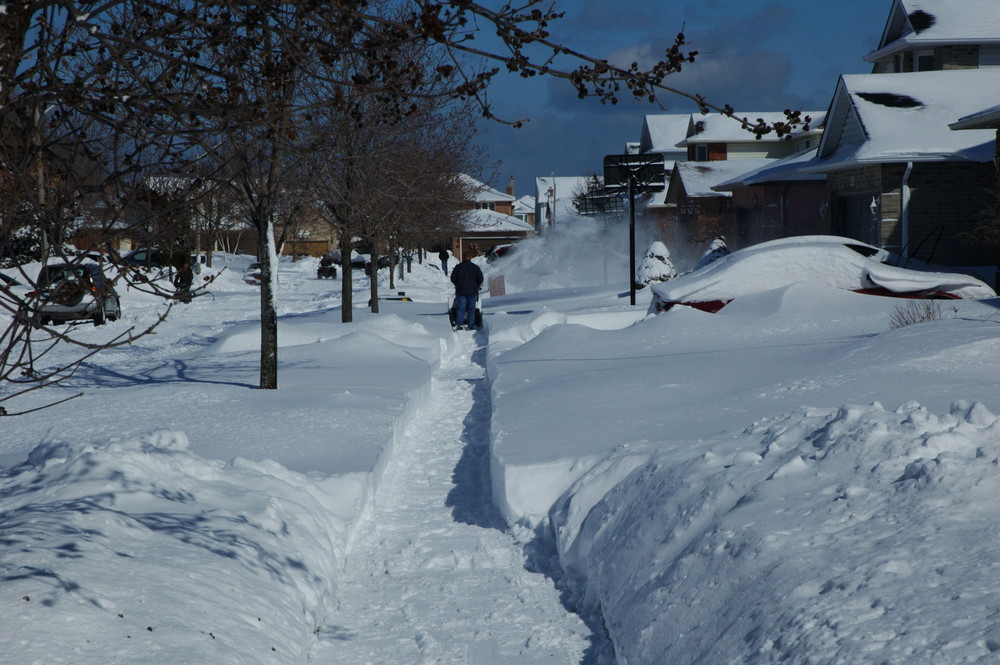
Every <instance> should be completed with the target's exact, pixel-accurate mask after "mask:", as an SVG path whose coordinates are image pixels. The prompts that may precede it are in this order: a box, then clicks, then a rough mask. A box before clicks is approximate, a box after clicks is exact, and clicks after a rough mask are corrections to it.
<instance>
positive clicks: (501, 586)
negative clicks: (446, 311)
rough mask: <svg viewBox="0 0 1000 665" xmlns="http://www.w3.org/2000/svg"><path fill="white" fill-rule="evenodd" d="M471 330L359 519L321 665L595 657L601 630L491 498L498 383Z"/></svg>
mask: <svg viewBox="0 0 1000 665" xmlns="http://www.w3.org/2000/svg"><path fill="white" fill-rule="evenodd" d="M485 334H486V333H485V331H482V332H477V333H469V332H460V333H458V339H457V340H456V343H455V345H454V346H453V348H452V350H451V351H448V352H445V357H444V358H443V359H442V362H441V364H440V367H439V368H438V370H437V371H436V373H435V376H434V378H433V385H432V394H431V399H430V403H429V407H428V408H427V409H425V410H424V412H423V413H421V414H419V415H418V416H417V418H416V420H415V422H414V423H413V424H412V425H411V426H410V428H409V429H408V431H407V432H406V434H405V435H404V436H403V437H402V440H401V445H400V446H399V448H398V449H397V450H396V453H395V454H394V456H393V458H392V460H391V461H390V463H389V466H388V468H387V470H386V473H385V476H384V478H383V481H382V484H381V487H380V489H379V491H378V496H377V497H376V500H375V504H374V508H373V510H372V511H371V513H370V514H369V515H368V516H366V517H365V518H364V519H363V520H362V522H361V523H360V524H359V525H358V531H357V534H356V537H355V539H354V543H353V545H352V547H351V550H350V552H349V554H348V557H347V561H346V564H345V569H344V570H343V572H342V574H341V578H340V584H339V585H338V586H339V588H338V592H337V595H338V606H337V608H336V610H335V612H334V613H333V615H332V616H331V617H329V619H328V621H327V623H326V624H325V625H324V626H323V627H322V628H321V629H320V631H319V632H318V639H317V643H316V645H315V648H314V649H313V652H312V655H311V659H310V662H312V663H314V664H316V665H341V664H342V665H366V664H368V663H371V664H372V665H394V664H400V665H402V664H406V665H417V664H420V665H424V664H432V663H433V664H442V665H445V664H450V663H461V664H470V665H472V664H483V665H504V664H507V663H511V664H513V663H517V664H519V665H531V664H532V663H558V664H560V665H561V664H566V665H569V664H573V665H578V664H580V663H585V662H592V654H593V653H595V652H596V651H597V650H600V649H599V648H597V649H595V645H594V644H592V639H593V637H592V635H591V630H590V629H589V628H588V627H587V626H586V625H585V624H584V622H583V621H582V620H581V619H580V617H578V616H577V615H575V614H573V613H571V612H569V611H568V610H567V609H566V608H565V607H564V606H563V605H562V604H561V603H560V594H559V591H558V589H557V588H556V586H555V584H554V583H553V581H552V579H550V578H549V577H547V576H546V575H544V574H541V573H538V572H531V571H530V570H529V568H535V566H534V565H532V563H531V562H529V561H528V560H527V559H526V554H525V551H526V547H525V545H526V543H525V542H521V541H522V538H521V536H520V535H519V534H515V533H511V532H510V531H509V530H508V529H506V527H505V525H503V523H502V522H501V520H500V518H499V516H498V515H497V513H496V512H495V510H494V508H493V507H492V505H491V503H490V488H489V474H488V470H487V464H488V438H489V422H490V404H489V399H490V397H489V386H488V385H487V380H486V378H485V372H484V369H483V362H482V360H481V357H482V356H483V355H484V353H485V352H484V350H483V349H482V348H481V347H477V344H476V342H477V339H478V340H479V341H482V337H484V336H485Z"/></svg>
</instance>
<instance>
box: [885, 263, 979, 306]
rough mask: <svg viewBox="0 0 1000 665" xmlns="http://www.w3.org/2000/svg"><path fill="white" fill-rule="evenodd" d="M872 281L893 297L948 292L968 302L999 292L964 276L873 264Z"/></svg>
mask: <svg viewBox="0 0 1000 665" xmlns="http://www.w3.org/2000/svg"><path fill="white" fill-rule="evenodd" d="M868 279H870V280H871V281H872V282H874V283H875V284H877V285H878V286H881V287H882V288H884V289H888V290H889V291H892V292H893V293H907V292H910V291H945V292H947V293H951V294H953V295H956V296H958V297H959V298H968V299H977V298H992V297H994V296H996V292H995V291H994V290H993V289H991V288H990V287H989V286H988V285H987V284H986V283H984V282H981V281H979V280H978V279H976V278H975V277H972V276H970V275H963V274H961V273H951V272H922V271H918V270H906V269H904V268H896V267H894V266H887V265H885V264H882V263H874V262H872V265H870V266H868Z"/></svg>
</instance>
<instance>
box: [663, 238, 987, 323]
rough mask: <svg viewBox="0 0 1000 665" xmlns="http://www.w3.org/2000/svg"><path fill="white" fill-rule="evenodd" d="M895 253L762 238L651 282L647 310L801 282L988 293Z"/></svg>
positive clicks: (873, 290)
mask: <svg viewBox="0 0 1000 665" xmlns="http://www.w3.org/2000/svg"><path fill="white" fill-rule="evenodd" d="M897 259H898V257H894V256H893V255H892V254H890V253H889V252H888V251H886V250H884V249H880V248H878V247H874V246H872V245H868V244H865V243H863V242H859V241H857V240H852V239H850V238H841V237H837V236H800V237H795V238H783V239H781V240H772V241H769V242H763V243H760V244H759V245H753V246H751V247H747V248H745V249H741V250H739V251H736V252H733V253H731V254H729V255H727V256H723V257H722V258H719V259H718V260H716V261H713V262H711V263H709V264H708V265H706V266H704V267H702V268H699V269H697V270H693V271H691V272H688V273H685V274H683V275H680V276H679V277H676V278H675V279H672V280H670V281H667V282H660V283H657V284H654V285H653V286H652V287H651V290H652V292H653V300H652V303H651V304H650V310H651V311H656V312H663V311H666V310H668V309H670V308H671V307H673V306H674V305H678V304H680V305H688V306H690V307H695V308H697V309H701V310H704V311H706V312H717V311H719V310H720V309H722V308H723V307H725V306H726V304H728V303H729V302H730V301H732V300H733V299H734V298H738V297H739V296H742V295H746V294H748V293H757V292H760V291H768V290H771V289H777V288H781V287H783V286H789V285H791V284H798V283H803V282H808V283H814V284H826V285H828V286H832V287H834V288H839V289H845V290H848V291H855V292H857V293H867V294H872V295H881V296H892V297H898V298H933V299H960V298H970V299H976V298H992V297H994V296H996V293H995V292H994V291H993V289H991V288H990V287H989V286H988V285H987V284H986V283H984V282H982V281H980V280H978V279H976V278H975V277H972V276H970V275H964V274H961V273H952V272H930V271H925V270H914V269H909V268H902V267H898V266H896V265H894V263H895V262H896V260H897Z"/></svg>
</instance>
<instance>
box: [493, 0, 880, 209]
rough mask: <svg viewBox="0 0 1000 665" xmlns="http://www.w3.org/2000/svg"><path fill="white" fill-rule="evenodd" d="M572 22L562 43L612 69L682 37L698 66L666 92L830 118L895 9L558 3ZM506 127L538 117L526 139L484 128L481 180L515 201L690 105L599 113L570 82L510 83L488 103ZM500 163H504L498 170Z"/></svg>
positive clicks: (593, 164) (650, 0)
mask: <svg viewBox="0 0 1000 665" xmlns="http://www.w3.org/2000/svg"><path fill="white" fill-rule="evenodd" d="M556 5H557V8H558V9H560V10H562V11H565V12H566V16H565V17H564V18H563V19H561V20H559V21H557V22H555V23H553V24H552V26H551V31H552V33H553V36H554V37H555V38H556V40H557V41H559V42H560V43H563V44H565V45H567V46H570V47H572V48H575V49H577V50H579V51H583V52H585V53H587V54H592V55H596V56H599V57H603V58H607V59H609V60H611V61H613V62H619V63H621V62H624V63H628V62H631V61H633V60H638V61H639V62H643V61H653V60H655V59H658V54H659V53H662V52H663V51H664V50H665V49H666V48H667V47H669V46H670V45H671V43H672V42H673V39H674V36H675V35H676V34H677V33H678V32H681V31H682V30H683V32H684V33H685V35H686V37H687V39H688V41H689V42H691V43H692V44H691V46H690V48H692V49H694V50H697V51H698V52H699V53H700V56H699V57H698V58H697V60H696V62H695V63H693V64H690V65H688V66H687V68H686V70H685V71H684V72H682V73H681V74H679V75H674V76H671V77H669V78H668V79H667V81H666V82H667V83H668V84H670V85H672V86H674V87H677V88H681V89H684V90H686V91H689V92H693V93H698V94H702V95H705V96H706V97H707V98H708V99H709V100H710V101H712V102H714V103H716V104H718V105H720V106H721V105H723V104H727V103H728V104H731V105H732V106H733V107H734V108H735V109H736V110H737V111H739V112H755V111H781V110H782V109H785V108H798V109H802V110H805V111H816V110H826V107H827V105H828V104H829V101H830V98H831V97H832V96H833V92H834V89H835V87H836V83H837V77H838V76H839V75H841V74H865V73H870V72H871V65H870V64H869V63H867V62H865V61H864V60H863V58H864V56H865V55H867V54H868V53H869V52H870V51H872V50H874V49H875V47H876V46H878V40H879V38H880V36H881V34H882V29H883V28H884V26H885V21H886V18H887V17H888V15H889V9H890V7H891V6H892V0H840V1H839V2H828V1H827V2H816V1H815V0H804V1H802V0H800V1H799V2H790V1H788V0H702V1H701V2H683V1H678V0H557V2H556ZM490 98H491V101H492V103H493V107H494V110H495V111H496V112H497V113H498V114H499V115H501V116H504V117H506V118H523V117H527V118H530V121H529V122H528V123H526V124H525V126H524V127H523V128H521V129H512V128H509V127H506V126H502V125H498V124H497V123H491V122H485V121H484V122H483V123H482V127H483V129H484V135H483V137H482V140H481V142H482V143H483V144H484V145H486V146H487V148H488V157H489V159H490V160H491V162H493V163H491V164H490V165H488V166H487V168H485V170H484V171H483V173H482V174H480V175H481V176H482V178H483V179H484V180H486V181H488V182H489V183H490V184H491V185H493V186H495V187H497V188H499V189H501V190H502V189H503V187H504V186H506V184H507V179H508V177H509V176H511V175H513V176H515V178H516V194H517V195H518V196H521V195H523V194H533V193H534V179H535V177H538V176H548V175H550V174H552V173H554V174H555V175H557V176H573V175H588V174H590V173H592V172H595V171H596V172H600V170H601V168H602V160H603V157H604V155H606V154H612V153H621V152H622V150H623V149H624V146H625V143H626V142H629V141H638V140H639V134H640V131H641V129H642V119H643V116H644V115H646V114H649V113H689V112H691V111H693V110H695V109H694V107H693V106H692V104H691V103H690V102H688V101H686V100H684V99H682V98H679V97H673V98H671V97H666V98H664V100H663V101H664V102H665V103H666V104H667V105H668V108H667V109H666V110H661V109H659V108H658V107H656V106H654V105H652V104H638V103H634V102H623V103H619V104H618V105H617V106H609V105H602V104H600V103H599V102H597V101H596V100H592V99H587V100H579V99H577V97H576V93H575V92H574V91H573V89H572V87H570V86H569V85H568V84H567V83H566V82H563V81H554V80H531V81H525V80H523V79H520V78H518V77H508V78H507V79H504V80H500V81H498V82H497V83H496V84H495V85H494V87H493V88H492V90H491V92H490ZM497 162H498V163H499V164H497Z"/></svg>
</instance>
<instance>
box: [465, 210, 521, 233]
mask: <svg viewBox="0 0 1000 665" xmlns="http://www.w3.org/2000/svg"><path fill="white" fill-rule="evenodd" d="M463 215H464V219H463V221H462V226H463V227H464V228H465V230H466V231H472V232H491V231H501V232H503V233H523V232H529V233H530V232H533V231H534V230H535V227H533V226H532V225H531V224H528V223H527V222H522V221H521V220H519V219H518V218H517V217H512V216H511V215H505V214H503V213H501V212H497V211H495V210H485V209H478V210H467V211H465V213H463Z"/></svg>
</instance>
